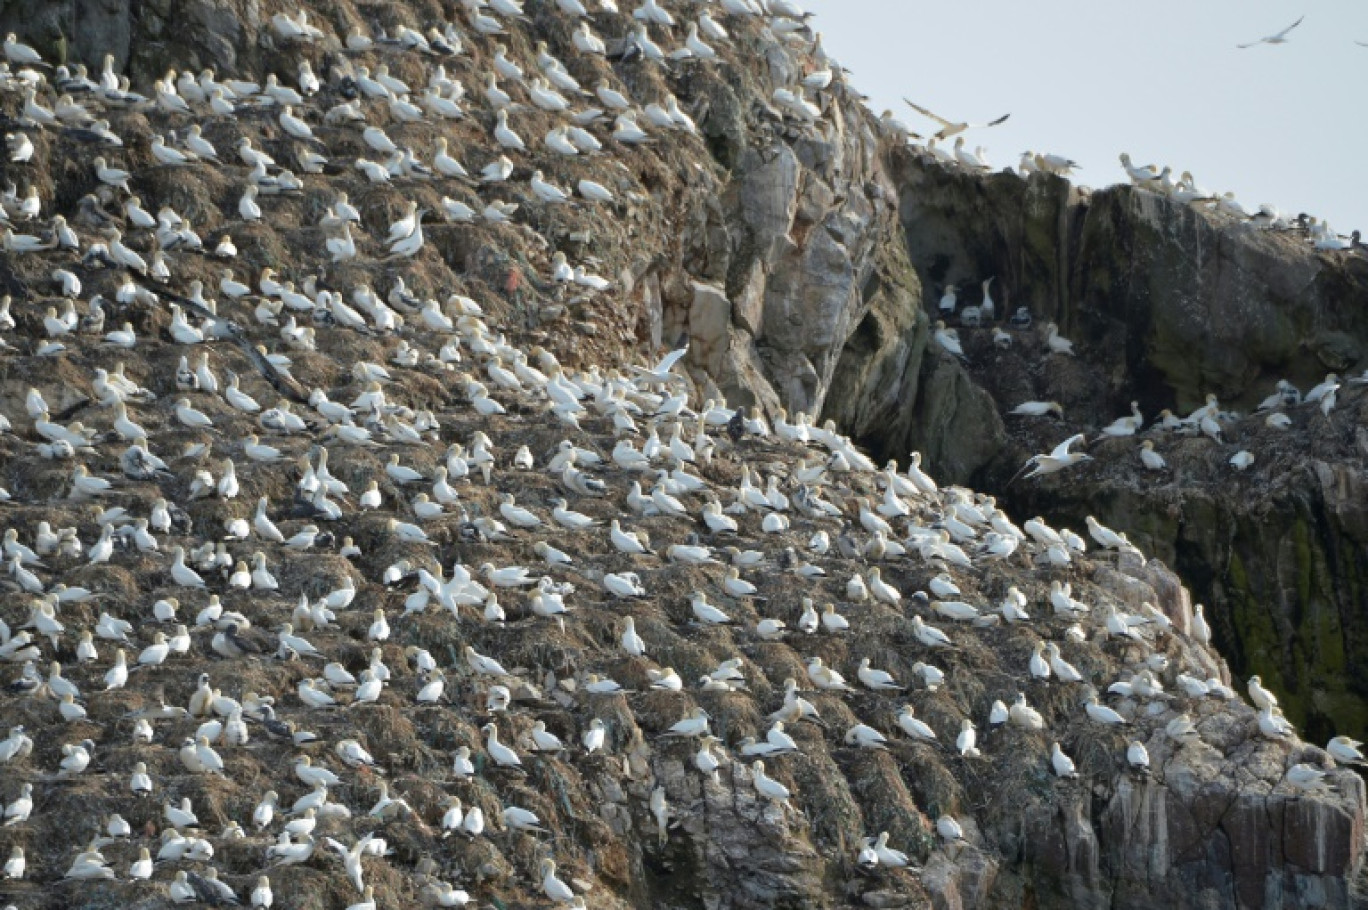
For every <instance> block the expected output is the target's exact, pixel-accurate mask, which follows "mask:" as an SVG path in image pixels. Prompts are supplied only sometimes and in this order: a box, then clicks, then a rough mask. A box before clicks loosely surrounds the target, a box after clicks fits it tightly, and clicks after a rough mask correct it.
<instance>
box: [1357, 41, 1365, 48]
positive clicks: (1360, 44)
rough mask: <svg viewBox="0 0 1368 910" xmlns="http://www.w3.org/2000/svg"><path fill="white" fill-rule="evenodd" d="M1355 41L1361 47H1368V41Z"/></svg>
mask: <svg viewBox="0 0 1368 910" xmlns="http://www.w3.org/2000/svg"><path fill="white" fill-rule="evenodd" d="M1354 43H1355V44H1357V45H1358V46H1359V47H1368V41H1355V42H1354Z"/></svg>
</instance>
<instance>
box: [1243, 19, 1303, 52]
mask: <svg viewBox="0 0 1368 910" xmlns="http://www.w3.org/2000/svg"><path fill="white" fill-rule="evenodd" d="M1305 18H1306V17H1305V16H1302V17H1301V19H1298V20H1297V21H1296V22H1293V23H1292V24H1291V25H1289V26H1288V27H1287V28H1285V29H1283V30H1282V31H1280V32H1278V33H1277V34H1276V35H1269V36H1268V37H1266V38H1260V39H1259V40H1258V41H1251V42H1249V43H1248V44H1237V45H1235V46H1236V47H1238V48H1240V49H1244V48H1247V47H1256V46H1258V45H1260V44H1286V43H1287V33H1288V32H1290V31H1292V29H1294V28H1296V27H1297V26H1299V25H1301V24H1302V19H1305Z"/></svg>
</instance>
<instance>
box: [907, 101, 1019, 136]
mask: <svg viewBox="0 0 1368 910" xmlns="http://www.w3.org/2000/svg"><path fill="white" fill-rule="evenodd" d="M903 101H905V102H906V103H907V106H908V107H910V108H912V110H914V111H916V112H917V113H918V114H921V115H922V116H923V117H927V118H930V119H931V120H934V121H936V122H937V123H939V124H940V125H941V131H940V132H939V133H937V134H936V139H938V140H940V141H942V142H944V141H945V140H946V139H949V138H950V137H951V136H955V135H958V134H959V133H962V132H964V131H965V130H974V129H980V128H983V127H989V126H997V125H998V124H999V123H1002V122H1003V121H1005V120H1006V119H1007V118H1008V117H1010V116H1012V115H1011V114H1003V115H1002V116H1001V117H999V118H997V119H996V120H990V121H989V122H987V123H951V122H950V121H949V120H946V119H945V118H944V117H942V116H940V115H939V114H933V113H931V112H930V111H928V110H927V109H926V108H924V107H922V106H921V105H920V104H914V103H913V102H911V101H909V100H908V99H906V98H904V99H903Z"/></svg>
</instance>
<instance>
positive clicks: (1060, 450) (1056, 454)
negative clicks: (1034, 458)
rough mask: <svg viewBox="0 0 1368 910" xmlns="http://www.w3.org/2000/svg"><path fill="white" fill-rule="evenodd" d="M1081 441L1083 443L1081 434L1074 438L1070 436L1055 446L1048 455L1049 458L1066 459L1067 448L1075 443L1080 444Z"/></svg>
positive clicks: (1067, 455)
mask: <svg viewBox="0 0 1368 910" xmlns="http://www.w3.org/2000/svg"><path fill="white" fill-rule="evenodd" d="M1083 441H1084V439H1083V434H1082V433H1079V434H1078V435H1076V436H1070V437H1069V438H1068V439H1066V440H1064V441H1063V442H1061V443H1060V444H1059V445H1057V446H1055V449H1054V451H1053V452H1051V453H1050V457H1051V458H1068V457H1069V447H1070V446H1072V445H1074V444H1075V443H1081V442H1083Z"/></svg>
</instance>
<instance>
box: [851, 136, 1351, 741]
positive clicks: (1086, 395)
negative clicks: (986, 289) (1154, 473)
mask: <svg viewBox="0 0 1368 910" xmlns="http://www.w3.org/2000/svg"><path fill="white" fill-rule="evenodd" d="M894 160H895V164H893V165H892V170H893V172H894V174H895V180H896V182H897V184H898V186H899V188H900V192H901V199H902V202H901V212H902V223H903V228H904V231H905V233H906V237H907V243H908V252H909V256H910V258H911V260H912V262H913V264H914V265H915V267H916V269H917V271H918V274H919V275H920V277H921V279H922V281H923V283H924V284H925V286H926V287H927V289H928V293H927V294H926V300H927V306H928V308H930V309H934V308H935V301H937V300H939V298H940V293H941V290H942V289H943V288H944V287H945V286H946V285H948V284H957V285H960V286H961V287H963V286H966V285H967V286H968V287H969V291H968V292H967V293H966V292H964V291H961V304H975V303H977V302H978V299H979V296H980V292H979V291H978V288H977V285H978V282H979V281H980V280H981V279H982V278H984V277H986V276H996V282H995V284H994V285H993V288H994V290H993V293H994V295H995V302H996V304H997V309H998V313H999V316H1000V317H1002V316H1006V315H1008V314H1009V313H1011V312H1012V311H1014V310H1015V309H1016V308H1017V307H1020V306H1024V307H1027V308H1028V310H1029V312H1030V313H1031V314H1032V316H1033V318H1034V319H1035V323H1036V328H1037V329H1038V328H1039V327H1040V326H1041V324H1043V323H1044V322H1046V321H1050V320H1053V321H1055V322H1057V323H1058V324H1059V326H1060V330H1061V332H1062V334H1064V335H1065V336H1067V337H1069V338H1070V339H1072V340H1073V341H1074V342H1075V344H1076V350H1077V352H1078V357H1077V358H1076V361H1067V362H1066V361H1064V360H1063V359H1061V358H1054V359H1053V360H1050V361H1048V362H1047V359H1046V358H1045V356H1044V354H1043V352H1042V348H1041V346H1040V344H1039V339H1038V338H1035V337H1033V336H1034V334H1035V333H1034V332H1032V333H1030V336H1022V337H1019V338H1018V342H1017V344H1016V346H1015V347H1014V348H1013V349H1011V350H1008V351H999V350H997V349H995V348H994V347H993V346H992V345H991V344H990V343H989V342H988V340H987V334H988V333H987V330H974V329H965V330H962V334H964V335H965V338H966V345H967V346H968V347H969V349H970V351H971V356H970V358H969V360H970V365H969V367H968V368H967V369H964V370H961V369H960V368H959V366H957V365H956V364H955V363H953V362H952V358H948V357H946V356H944V355H938V356H934V357H932V358H929V359H928V362H927V363H926V364H924V365H923V366H922V367H921V372H922V373H923V375H924V376H926V375H937V374H939V375H944V376H946V378H945V379H943V380H942V383H943V385H944V386H947V387H949V388H950V389H954V390H955V391H954V392H952V393H951V394H949V395H938V396H935V398H936V400H937V401H938V402H940V407H939V408H934V407H925V406H923V405H922V403H921V402H920V401H918V406H917V408H915V409H914V410H915V411H916V412H917V416H916V417H915V418H913V419H911V420H910V422H911V423H912V424H913V425H914V426H916V427H919V428H920V427H925V426H928V425H929V427H934V428H935V429H936V430H937V431H938V432H936V433H934V434H932V435H933V436H935V437H936V438H937V439H939V441H940V444H939V445H937V444H936V443H935V442H934V441H928V440H926V438H925V436H926V434H925V432H924V431H914V432H911V433H909V432H907V431H905V430H902V429H901V428H897V429H892V430H886V429H884V428H883V427H881V426H879V425H875V427H876V430H875V431H874V432H866V431H865V430H864V426H863V425H862V424H861V423H860V413H859V411H858V409H856V408H850V407H848V406H846V404H845V402H846V401H847V399H846V398H844V397H843V398H841V399H839V400H838V401H836V402H834V403H833V405H830V406H828V408H827V416H830V417H832V418H834V419H836V421H837V423H838V424H840V425H842V426H849V427H851V428H852V430H853V431H855V432H856V433H857V435H858V436H859V437H860V438H861V439H863V440H864V441H865V442H866V443H867V444H869V445H870V446H871V447H872V448H873V449H874V450H875V451H879V452H885V453H887V454H888V455H890V456H896V455H898V454H899V453H902V452H905V451H907V450H908V449H909V448H919V449H920V450H921V451H922V452H923V454H924V455H925V456H926V459H927V462H928V463H929V464H931V465H933V466H935V469H936V470H938V471H940V472H942V473H943V474H944V476H946V477H948V478H955V479H961V480H965V481H972V482H973V483H975V484H976V485H977V486H981V487H984V488H987V489H992V490H995V491H999V492H1000V494H1001V495H1002V496H1004V497H1005V500H1006V501H1008V502H1011V503H1013V504H1014V505H1015V506H1017V507H1019V508H1020V509H1021V510H1023V511H1026V512H1030V513H1034V512H1037V511H1046V512H1053V511H1054V510H1056V509H1063V510H1064V511H1065V513H1066V514H1070V515H1071V516H1072V517H1073V518H1074V520H1076V521H1078V520H1081V519H1082V518H1083V516H1085V515H1087V514H1095V515H1097V516H1098V517H1099V518H1100V519H1101V520H1102V521H1103V522H1104V523H1106V524H1109V525H1111V526H1113V527H1117V528H1121V529H1126V530H1128V531H1129V532H1130V534H1131V536H1132V538H1133V539H1134V540H1136V541H1137V543H1141V542H1143V546H1145V548H1146V550H1147V551H1150V552H1153V553H1155V554H1156V555H1157V556H1159V557H1160V558H1161V559H1163V560H1165V561H1166V562H1168V563H1169V564H1171V565H1173V566H1175V567H1176V568H1177V569H1178V570H1179V572H1180V573H1181V574H1182V575H1183V577H1184V579H1185V580H1186V581H1187V583H1188V584H1189V585H1190V586H1191V587H1192V588H1193V590H1194V593H1195V595H1196V596H1197V598H1198V599H1199V600H1201V601H1203V602H1205V603H1207V604H1208V605H1209V606H1210V610H1209V615H1211V616H1212V617H1213V619H1214V623H1215V626H1216V629H1217V636H1218V641H1220V643H1221V644H1222V646H1223V649H1224V651H1225V653H1227V654H1228V655H1229V656H1230V657H1231V659H1232V661H1233V662H1234V666H1235V668H1236V673H1237V675H1248V674H1251V673H1261V674H1263V677H1264V678H1265V679H1266V680H1271V681H1272V682H1273V685H1275V686H1276V687H1277V688H1278V691H1279V692H1280V693H1282V694H1283V696H1284V700H1285V702H1286V703H1287V708H1288V712H1289V715H1290V716H1293V717H1294V718H1296V719H1297V721H1298V722H1299V723H1302V724H1305V725H1306V729H1307V732H1308V735H1310V736H1311V737H1312V738H1314V739H1323V738H1327V737H1328V736H1330V735H1332V734H1333V733H1335V732H1349V733H1351V734H1352V733H1361V732H1363V731H1364V730H1366V729H1368V676H1365V674H1364V672H1363V669H1362V668H1364V667H1368V627H1365V625H1364V623H1365V622H1366V620H1365V619H1364V617H1365V616H1366V615H1368V595H1365V593H1364V588H1363V583H1362V580H1361V574H1362V573H1361V571H1360V568H1359V566H1361V565H1362V564H1363V562H1364V560H1365V559H1366V558H1368V536H1366V535H1365V534H1364V528H1365V518H1368V516H1365V514H1364V508H1365V506H1364V500H1363V499H1362V498H1361V497H1360V496H1358V495H1357V493H1358V490H1359V489H1360V486H1361V478H1362V476H1363V474H1362V470H1363V466H1364V455H1365V452H1366V451H1368V450H1365V448H1364V441H1361V440H1360V436H1359V431H1358V430H1357V429H1356V427H1357V426H1358V421H1357V420H1356V419H1355V416H1353V415H1357V414H1358V408H1359V406H1360V405H1359V401H1358V399H1359V398H1360V397H1361V393H1358V392H1353V391H1351V390H1350V388H1349V387H1346V389H1344V390H1342V391H1341V394H1340V400H1341V406H1340V409H1339V410H1338V411H1337V412H1336V413H1335V414H1333V415H1332V416H1331V419H1330V420H1325V419H1323V418H1322V417H1321V416H1320V415H1319V414H1318V413H1316V412H1315V411H1314V409H1313V408H1310V407H1307V408H1305V409H1302V410H1301V411H1298V412H1294V418H1295V420H1296V429H1294V430H1293V431H1292V432H1293V434H1295V435H1296V436H1297V437H1298V438H1301V437H1302V436H1303V435H1305V434H1310V435H1311V436H1312V437H1313V438H1314V439H1315V442H1314V444H1306V445H1299V444H1297V441H1296V440H1281V439H1279V438H1278V437H1279V434H1278V433H1277V432H1272V431H1268V430H1266V429H1264V428H1263V427H1262V419H1261V417H1260V418H1257V419H1255V418H1251V420H1249V421H1245V422H1244V423H1242V424H1240V425H1239V426H1238V427H1236V428H1233V429H1232V430H1231V431H1230V432H1229V433H1227V439H1228V440H1229V441H1230V444H1229V445H1227V446H1221V447H1210V448H1206V449H1204V448H1202V447H1201V446H1188V445H1186V444H1179V445H1177V446H1176V447H1175V448H1165V446H1164V444H1163V443H1162V442H1161V443H1160V450H1161V451H1163V452H1164V453H1165V454H1166V455H1168V454H1170V452H1177V453H1180V454H1179V455H1178V459H1177V470H1176V473H1175V474H1173V475H1166V476H1163V477H1161V478H1158V482H1136V479H1135V477H1134V471H1133V470H1132V469H1133V468H1134V467H1136V466H1137V465H1138V462H1137V461H1136V460H1135V457H1134V453H1133V449H1134V444H1133V443H1132V444H1122V443H1108V445H1107V447H1106V448H1104V449H1102V450H1101V452H1102V453H1104V454H1102V455H1100V456H1099V458H1102V459H1104V460H1107V461H1108V462H1109V465H1111V467H1108V468H1104V467H1103V466H1102V465H1101V464H1099V465H1097V466H1095V467H1091V468H1086V469H1084V470H1082V471H1080V472H1078V473H1076V474H1075V475H1073V476H1072V477H1071V478H1070V481H1069V482H1062V483H1045V484H1043V485H1041V486H1040V488H1039V489H1037V488H1036V487H1034V486H1030V485H1022V484H1017V485H1014V486H1012V487H1007V486H1006V484H1007V481H1008V480H1009V478H1010V477H1011V476H1012V475H1013V474H1014V473H1015V472H1016V470H1017V468H1018V467H1020V465H1021V464H1022V463H1023V462H1024V461H1025V460H1026V458H1028V457H1029V456H1030V455H1032V454H1034V453H1036V452H1040V451H1045V450H1047V449H1049V448H1052V447H1053V446H1054V445H1055V443H1057V442H1058V441H1059V440H1060V439H1063V438H1064V437H1066V436H1068V435H1070V433H1072V432H1077V431H1078V430H1080V429H1091V430H1096V429H1098V428H1100V427H1102V426H1104V425H1106V424H1108V423H1110V422H1111V420H1112V419H1113V418H1115V417H1116V416H1118V415H1122V414H1125V413H1126V412H1127V409H1128V403H1129V402H1130V401H1132V400H1135V401H1137V402H1138V403H1139V406H1140V408H1141V410H1142V411H1143V412H1144V414H1146V415H1147V421H1148V420H1151V419H1153V418H1154V415H1156V414H1157V413H1158V412H1159V411H1160V410H1161V409H1164V408H1168V409H1171V410H1173V411H1174V412H1176V413H1180V414H1186V413H1187V412H1189V411H1191V410H1193V409H1194V408H1195V407H1196V406H1198V405H1199V404H1201V403H1202V402H1203V400H1204V399H1205V396H1206V395H1208V394H1215V395H1217V396H1218V397H1219V399H1220V402H1221V405H1222V407H1226V408H1230V409H1232V410H1237V411H1243V412H1249V411H1252V410H1253V409H1254V407H1255V406H1256V405H1257V404H1258V403H1259V402H1260V401H1261V400H1262V399H1263V398H1264V397H1266V396H1267V395H1268V394H1269V393H1270V392H1271V391H1272V390H1273V386H1274V384H1275V382H1276V381H1277V380H1279V379H1283V378H1285V379H1288V380H1290V381H1292V382H1293V383H1295V384H1296V385H1298V386H1299V387H1300V388H1301V389H1303V390H1305V389H1308V388H1309V387H1311V386H1313V385H1315V384H1316V383H1318V382H1320V381H1321V379H1323V378H1324V376H1325V374H1326V373H1327V372H1331V371H1334V372H1337V373H1340V374H1341V375H1347V374H1348V373H1350V372H1357V371H1361V370H1362V369H1363V367H1364V366H1365V363H1368V360H1366V359H1365V357H1366V356H1368V309H1366V308H1365V307H1364V306H1363V303H1365V302H1368V257H1365V256H1363V255H1362V254H1343V253H1340V254H1323V253H1317V252H1316V251H1314V250H1312V249H1311V248H1310V246H1309V244H1308V243H1306V241H1305V240H1304V239H1303V238H1301V237H1300V236H1297V235H1287V234H1284V233H1280V232H1271V231H1265V230H1260V229H1258V228H1256V227H1254V226H1253V225H1251V224H1247V223H1246V224H1237V223H1235V222H1233V221H1231V220H1230V219H1226V218H1218V217H1215V216H1213V215H1210V214H1205V213H1200V212H1198V211H1196V210H1195V209H1193V208H1192V207H1189V206H1186V205H1183V204H1179V203H1176V202H1174V201H1172V200H1169V199H1167V198H1165V197H1162V196H1160V195H1157V194H1155V193H1152V192H1148V191H1145V190H1140V189H1135V188H1131V187H1112V188H1109V189H1106V190H1102V191H1097V192H1093V193H1091V194H1088V195H1086V196H1080V195H1079V193H1078V192H1077V191H1076V190H1074V189H1072V188H1071V187H1070V185H1069V184H1068V183H1067V182H1066V181H1064V180H1062V179H1060V178H1057V177H1052V176H1046V175H1036V176H1035V177H1033V178H1032V179H1030V180H1023V179H1020V178H1018V177H1016V176H1014V175H1010V174H993V175H989V176H986V177H981V176H975V175H971V174H969V173H967V172H965V171H963V170H962V169H959V168H953V167H944V166H942V165H939V164H936V163H933V162H931V161H929V160H928V159H927V158H925V157H923V156H920V155H917V154H915V153H912V152H907V153H899V154H898V155H896V156H895V157H894ZM1118 355H1120V358H1119V360H1118ZM951 376H953V377H954V378H953V379H951V378H949V377H951ZM963 388H967V389H971V390H972V391H969V392H964V391H959V389H963ZM985 391H986V392H987V393H988V394H987V395H984V394H983V393H984V392H985ZM909 400H911V399H904V401H909ZM1027 400H1054V401H1058V402H1060V403H1061V404H1062V405H1063V407H1064V410H1065V414H1066V415H1067V419H1066V420H1065V421H1064V423H1063V424H1062V425H1055V424H1052V423H1051V422H1049V421H1047V422H1046V424H1045V427H1046V429H1042V428H1041V427H1040V426H1039V425H1038V424H1037V425H1036V426H1028V425H1027V422H1024V421H1022V420H1020V419H1015V418H1008V421H1009V423H1010V424H1011V426H1012V430H1013V432H1012V434H1010V435H1009V434H1007V433H1005V432H1004V431H1003V423H1002V419H1001V418H1000V417H998V414H999V413H1005V412H1006V411H1007V410H1009V409H1010V408H1012V407H1014V406H1015V405H1017V404H1019V403H1021V402H1022V401H1027ZM1256 420H1257V425H1256ZM1160 438H1162V437H1160ZM1042 446H1043V448H1042ZM1242 447H1244V448H1249V449H1250V450H1251V451H1253V452H1255V454H1256V456H1257V457H1258V458H1259V459H1260V461H1259V462H1258V466H1257V467H1256V468H1255V469H1254V472H1253V476H1252V477H1250V478H1248V479H1244V480H1242V481H1241V482H1239V483H1238V484H1234V485H1233V486H1232V481H1231V479H1230V475H1231V473H1232V472H1231V471H1230V470H1229V469H1228V467H1227V466H1226V465H1225V460H1226V459H1227V458H1228V457H1229V456H1230V455H1231V454H1233V453H1234V452H1235V451H1236V450H1237V449H1239V448H1242ZM1095 454H1096V453H1095ZM1297 456H1305V457H1297ZM1080 479H1081V480H1082V481H1083V482H1082V483H1079V482H1078V481H1079V480H1080Z"/></svg>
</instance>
